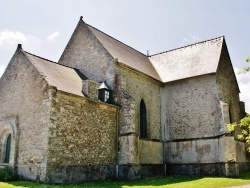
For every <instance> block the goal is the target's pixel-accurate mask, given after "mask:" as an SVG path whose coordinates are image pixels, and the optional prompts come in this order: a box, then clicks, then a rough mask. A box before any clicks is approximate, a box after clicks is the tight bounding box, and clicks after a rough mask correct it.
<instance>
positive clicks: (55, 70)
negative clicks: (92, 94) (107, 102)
mask: <svg viewBox="0 0 250 188" xmlns="http://www.w3.org/2000/svg"><path fill="white" fill-rule="evenodd" d="M24 53H25V55H26V57H27V58H28V59H29V61H30V62H31V63H32V64H33V65H34V66H35V68H36V69H37V70H38V72H39V73H40V74H41V75H42V76H43V77H44V79H45V80H46V81H47V82H48V84H49V85H50V86H54V87H56V88H57V89H58V90H60V91H64V92H67V93H71V94H75V95H79V96H84V95H83V94H82V92H81V91H82V79H81V78H80V76H79V74H78V73H77V71H76V70H75V69H73V68H69V67H66V66H63V65H60V64H57V63H55V62H53V61H50V60H47V59H43V58H41V57H39V56H36V55H33V54H31V53H28V52H24Z"/></svg>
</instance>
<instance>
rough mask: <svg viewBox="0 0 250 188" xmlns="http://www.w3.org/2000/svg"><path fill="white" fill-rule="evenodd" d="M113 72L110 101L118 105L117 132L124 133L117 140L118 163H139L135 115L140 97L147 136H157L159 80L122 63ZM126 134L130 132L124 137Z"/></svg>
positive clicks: (137, 130)
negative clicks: (114, 77)
mask: <svg viewBox="0 0 250 188" xmlns="http://www.w3.org/2000/svg"><path fill="white" fill-rule="evenodd" d="M116 72H117V74H116V88H115V91H114V100H115V102H116V103H117V104H119V105H120V106H121V109H120V111H119V114H120V115H119V134H120V135H124V136H121V137H120V142H119V144H120V150H119V163H120V164H139V163H140V161H139V155H138V152H139V151H138V137H139V114H140V102H141V100H142V99H143V100H144V102H145V105H146V111H147V134H148V139H156V140H160V139H161V137H160V93H159V90H160V83H159V82H158V81H156V80H154V79H152V78H150V77H148V76H145V75H143V74H141V73H138V72H135V71H133V70H132V69H130V68H127V67H126V66H124V65H122V64H119V65H118V67H117V71H116ZM127 134H129V135H130V134H132V135H130V136H126V135H127ZM131 139H132V140H131ZM126 140H127V141H126ZM131 151H133V152H131ZM152 161H154V159H152Z"/></svg>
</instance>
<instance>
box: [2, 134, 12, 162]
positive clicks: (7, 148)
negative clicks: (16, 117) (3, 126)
mask: <svg viewBox="0 0 250 188" xmlns="http://www.w3.org/2000/svg"><path fill="white" fill-rule="evenodd" d="M10 146H11V134H9V136H8V137H7V139H6V145H5V155H4V161H3V162H4V163H9V162H10Z"/></svg>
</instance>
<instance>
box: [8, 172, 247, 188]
mask: <svg viewBox="0 0 250 188" xmlns="http://www.w3.org/2000/svg"><path fill="white" fill-rule="evenodd" d="M203 178H209V177H203V176H191V175H189V176H184V175H175V176H163V177H150V178H142V179H140V180H136V181H105V182H92V183H83V184H78V185H49V184H42V183H36V182H29V181H16V182H8V185H9V186H10V187H8V188H15V187H16V186H21V187H25V188H33V187H35V188H59V187H65V188H101V187H103V188H105V187H106V188H108V187H109V188H124V187H134V186H135V187H140V186H142V187H151V186H164V185H171V184H176V183H188V182H192V181H197V180H201V179H203ZM210 178H215V179H216V178H218V177H210ZM228 179H240V180H250V172H247V173H243V174H241V175H240V177H238V178H228ZM210 181H211V180H210ZM203 185H204V184H203ZM13 186H14V187H13ZM16 188H18V187H16Z"/></svg>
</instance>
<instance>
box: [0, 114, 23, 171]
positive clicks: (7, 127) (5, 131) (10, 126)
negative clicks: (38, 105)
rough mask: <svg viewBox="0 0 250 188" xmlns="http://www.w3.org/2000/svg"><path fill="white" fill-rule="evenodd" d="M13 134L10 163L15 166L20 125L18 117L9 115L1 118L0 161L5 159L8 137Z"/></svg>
mask: <svg viewBox="0 0 250 188" xmlns="http://www.w3.org/2000/svg"><path fill="white" fill-rule="evenodd" d="M9 134H11V146H10V157H9V165H11V166H12V167H14V166H15V165H16V164H17V152H18V151H17V149H18V147H17V146H18V141H19V125H18V118H17V117H9V118H5V119H0V161H1V163H2V162H3V161H4V157H5V153H6V147H5V146H6V141H7V137H8V136H9Z"/></svg>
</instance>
